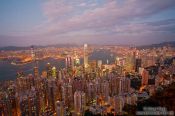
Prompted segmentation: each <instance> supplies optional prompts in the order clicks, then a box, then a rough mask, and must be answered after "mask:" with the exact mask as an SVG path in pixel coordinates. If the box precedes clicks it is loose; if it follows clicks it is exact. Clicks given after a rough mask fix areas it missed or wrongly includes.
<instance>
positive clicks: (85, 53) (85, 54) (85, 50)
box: [84, 44, 88, 68]
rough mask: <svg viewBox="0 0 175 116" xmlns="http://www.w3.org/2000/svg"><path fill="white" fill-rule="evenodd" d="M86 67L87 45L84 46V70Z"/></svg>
mask: <svg viewBox="0 0 175 116" xmlns="http://www.w3.org/2000/svg"><path fill="white" fill-rule="evenodd" d="M87 67H88V45H87V44H84V68H87Z"/></svg>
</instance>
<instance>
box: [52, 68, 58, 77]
mask: <svg viewBox="0 0 175 116" xmlns="http://www.w3.org/2000/svg"><path fill="white" fill-rule="evenodd" d="M52 77H54V78H56V77H57V69H56V67H52Z"/></svg>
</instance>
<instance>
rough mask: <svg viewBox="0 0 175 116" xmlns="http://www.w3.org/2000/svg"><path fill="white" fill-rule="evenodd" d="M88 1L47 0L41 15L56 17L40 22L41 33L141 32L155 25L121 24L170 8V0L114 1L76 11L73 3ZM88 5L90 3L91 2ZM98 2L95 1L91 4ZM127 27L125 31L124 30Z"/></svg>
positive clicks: (171, 3) (49, 17) (172, 2)
mask: <svg viewBox="0 0 175 116" xmlns="http://www.w3.org/2000/svg"><path fill="white" fill-rule="evenodd" d="M88 4H89V3H86V2H81V3H79V4H78V2H65V1H64V0H61V1H59V2H58V1H57V0H51V1H49V2H46V3H45V4H44V14H46V16H47V17H48V19H56V20H52V21H50V22H47V23H46V24H43V27H42V26H41V28H42V29H45V30H44V33H47V34H62V33H68V32H71V31H78V30H87V29H89V30H93V31H99V30H101V28H107V29H109V28H114V29H115V28H116V26H119V27H121V28H117V32H118V33H119V32H122V31H124V30H126V29H124V28H132V29H133V30H130V32H132V31H138V32H139V31H141V30H144V29H146V30H148V28H150V29H149V31H151V30H154V29H152V28H155V26H151V25H147V24H130V25H127V26H126V25H124V26H123V25H122V24H125V23H128V22H131V21H133V20H134V19H143V18H146V17H150V16H152V15H154V14H157V13H160V12H162V11H164V10H166V9H169V8H171V7H174V5H175V2H174V0H166V2H164V1H163V0H152V1H145V0H127V1H124V2H123V4H122V5H121V4H118V2H117V1H113V0H110V1H107V2H104V3H103V4H100V5H98V6H96V7H94V8H92V7H89V8H85V9H82V11H81V13H80V14H76V12H78V10H81V9H78V8H77V7H76V5H79V6H85V5H88ZM91 4H92V3H91ZM93 4H98V3H95V2H94V3H93ZM58 17H62V20H58V19H57V18H58ZM127 31H129V30H126V32H127Z"/></svg>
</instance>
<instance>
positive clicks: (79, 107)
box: [74, 91, 86, 114]
mask: <svg viewBox="0 0 175 116" xmlns="http://www.w3.org/2000/svg"><path fill="white" fill-rule="evenodd" d="M85 105H86V98H85V93H84V92H81V91H76V92H75V93H74V110H75V113H76V114H81V113H83V111H84V108H85Z"/></svg>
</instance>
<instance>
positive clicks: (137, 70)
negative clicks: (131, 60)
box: [135, 59, 142, 72]
mask: <svg viewBox="0 0 175 116" xmlns="http://www.w3.org/2000/svg"><path fill="white" fill-rule="evenodd" d="M141 65H142V60H141V59H136V64H135V72H139V67H141Z"/></svg>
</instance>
